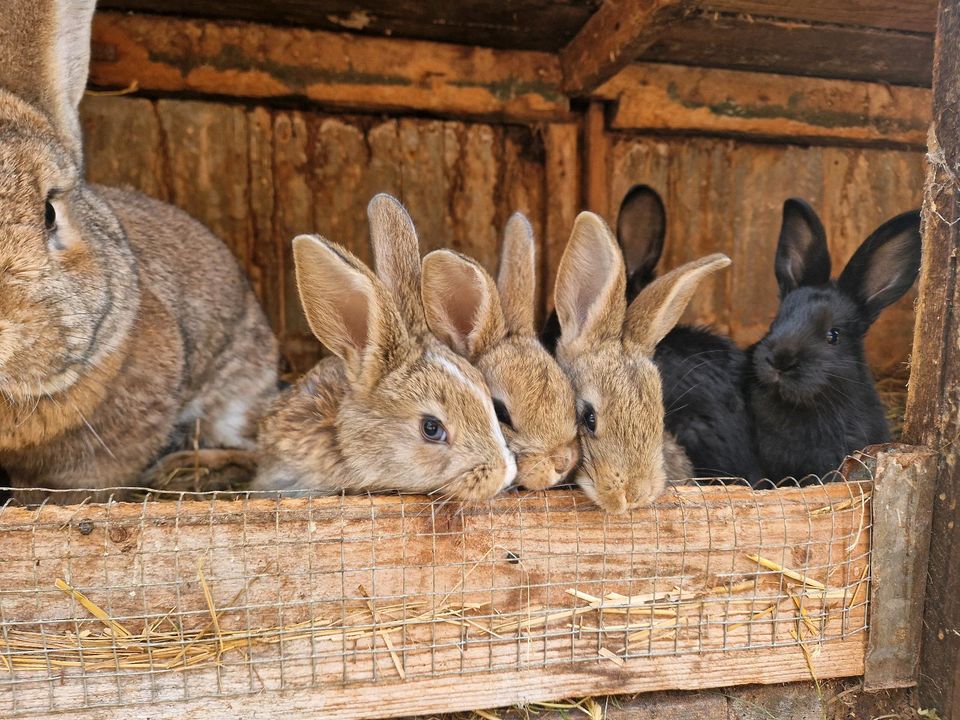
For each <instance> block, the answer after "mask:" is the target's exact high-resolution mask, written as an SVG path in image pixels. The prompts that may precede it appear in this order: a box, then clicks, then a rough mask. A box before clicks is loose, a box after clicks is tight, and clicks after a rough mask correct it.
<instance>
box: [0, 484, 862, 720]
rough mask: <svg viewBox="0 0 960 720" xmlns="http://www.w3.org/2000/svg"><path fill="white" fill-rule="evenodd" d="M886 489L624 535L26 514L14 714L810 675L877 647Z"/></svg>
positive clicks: (17, 589) (411, 510)
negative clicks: (720, 656)
mask: <svg viewBox="0 0 960 720" xmlns="http://www.w3.org/2000/svg"><path fill="white" fill-rule="evenodd" d="M871 487H872V484H871V483H870V482H863V483H854V482H850V483H844V482H840V483H815V484H812V485H809V486H807V487H803V488H800V487H785V488H780V489H775V490H759V491H758V490H751V489H749V488H746V487H738V486H736V485H716V486H696V485H694V486H689V487H677V488H671V489H670V490H668V492H667V493H666V494H665V495H664V496H663V497H662V498H661V499H660V500H658V501H657V502H656V503H655V504H654V505H653V506H651V507H649V508H644V509H641V510H637V511H634V512H633V513H632V514H630V515H624V516H611V515H607V514H604V513H603V512H601V511H599V510H597V509H596V508H595V507H593V506H592V505H591V504H590V503H589V502H587V501H586V499H585V498H584V497H583V496H582V495H580V494H579V493H577V492H575V491H552V492H546V493H529V494H517V495H508V496H506V497H503V498H499V499H497V500H495V501H493V502H491V503H490V504H489V505H484V506H475V507H458V508H454V507H450V506H449V505H446V506H444V505H440V504H438V503H431V502H429V501H427V500H426V499H424V498H421V497H414V496H407V497H404V496H373V497H366V496H364V497H326V498H322V497H312V498H298V499H280V498H277V497H273V496H270V495H265V496H264V495H259V496H258V495H256V494H240V495H237V494H232V495H218V494H216V493H211V494H203V493H196V494H192V493H175V494H164V493H152V494H150V495H149V496H148V497H147V498H146V499H144V500H143V501H142V502H139V503H104V504H84V505H80V506H59V505H55V504H52V503H46V504H44V505H42V506H40V507H37V508H20V507H15V506H13V505H10V504H8V505H7V506H5V507H3V509H2V511H0V543H3V547H4V549H5V552H4V555H5V561H4V562H3V563H2V564H0V628H2V633H0V716H3V717H18V716H29V715H32V714H41V713H48V712H51V711H69V710H75V709H80V708H97V707H117V706H121V707H126V706H136V705H145V704H150V703H160V702H164V703H166V702H173V701H178V700H193V699H197V698H205V697H224V696H242V695H245V694H250V693H260V692H261V691H263V690H274V689H285V690H290V689H297V688H312V687H321V686H322V687H326V688H332V687H338V686H339V687H343V686H348V685H351V684H358V683H359V684H363V683H378V682H382V681H396V680H397V679H405V680H410V679H420V678H443V677H455V676H461V675H467V674H478V673H501V672H508V671H519V670H528V669H537V668H551V667H554V666H557V667H559V666H564V667H566V668H568V669H569V668H570V667H574V668H576V667H596V666H597V664H598V663H599V664H608V666H609V667H610V668H615V667H623V666H624V665H625V664H629V663H630V662H631V660H634V659H637V658H652V657H657V656H679V655H690V654H695V655H709V654H711V653H721V652H722V653H727V654H729V653H738V652H743V651H750V650H756V649H758V648H776V647H793V648H794V651H795V650H796V648H798V647H799V648H800V650H801V651H802V652H803V654H804V655H805V656H806V657H807V659H808V661H810V662H811V663H813V661H814V660H815V658H816V656H817V655H818V653H819V652H820V649H821V648H823V647H825V646H827V645H829V644H830V643H835V642H838V641H843V640H844V639H846V638H851V637H855V636H859V637H861V638H862V637H863V636H864V633H865V630H866V617H867V614H866V604H867V600H868V588H869V582H870V573H869V557H870V530H871V509H870V493H871ZM727 656H728V657H729V655H727ZM825 672H826V673H827V674H829V669H827V670H826V671H825Z"/></svg>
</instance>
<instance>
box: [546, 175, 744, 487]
mask: <svg viewBox="0 0 960 720" xmlns="http://www.w3.org/2000/svg"><path fill="white" fill-rule="evenodd" d="M665 234H666V213H665V211H664V207H663V202H662V201H661V200H660V196H659V195H658V194H657V193H656V191H655V190H653V189H652V188H650V187H648V186H646V185H634V186H633V188H631V189H630V191H629V192H628V193H627V194H626V195H625V196H624V198H623V202H622V203H621V205H620V212H619V216H618V219H617V240H618V242H619V243H620V246H621V248H622V249H623V254H624V260H625V261H626V264H627V273H628V277H627V301H628V302H630V301H632V300H633V299H634V298H635V297H636V296H637V294H638V293H639V292H640V290H642V289H643V288H644V287H646V286H647V285H648V284H649V283H650V282H651V281H652V280H653V279H654V278H655V277H656V266H657V263H658V262H659V260H660V255H661V253H662V252H663V241H664V237H665ZM540 337H541V341H542V342H543V344H544V345H545V346H546V347H547V349H548V350H550V352H554V350H555V348H556V343H557V340H558V339H559V337H560V323H559V321H558V320H557V314H556V312H554V313H551V315H550V317H549V318H548V319H547V322H546V324H545V326H544V329H543V331H542V333H541V336H540ZM653 359H654V362H655V363H656V364H657V367H658V369H659V370H660V376H661V379H662V382H663V403H664V410H665V415H664V422H665V425H666V428H667V430H669V431H670V432H671V433H672V434H673V435H674V436H675V437H676V439H677V442H679V443H680V446H681V447H682V448H683V449H684V450H685V451H686V453H687V456H688V457H689V458H690V462H691V463H692V464H693V467H694V473H695V475H697V476H698V477H733V478H746V479H747V480H749V481H750V482H751V483H756V482H757V481H759V480H760V477H761V473H760V466H759V464H758V463H757V460H756V457H755V455H754V453H753V446H752V442H751V430H750V417H749V415H748V413H747V409H746V404H745V402H744V395H743V385H744V377H745V375H744V374H745V372H746V367H747V358H746V355H745V354H744V352H743V351H742V350H740V349H739V348H738V347H737V346H736V345H735V344H734V343H733V342H732V341H731V340H730V339H729V338H726V337H723V336H721V335H717V334H716V333H714V332H711V331H710V330H709V329H707V328H695V327H689V326H684V325H679V326H677V327H676V328H674V329H673V330H672V331H671V332H670V333H668V334H667V336H666V337H665V338H664V339H663V340H662V341H661V342H660V344H659V345H657V349H656V352H655V353H654V358H653Z"/></svg>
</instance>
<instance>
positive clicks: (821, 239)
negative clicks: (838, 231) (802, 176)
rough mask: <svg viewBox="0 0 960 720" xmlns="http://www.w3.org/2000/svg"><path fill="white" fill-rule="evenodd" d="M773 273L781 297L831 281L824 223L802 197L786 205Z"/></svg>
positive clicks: (784, 204) (789, 201) (787, 202)
mask: <svg viewBox="0 0 960 720" xmlns="http://www.w3.org/2000/svg"><path fill="white" fill-rule="evenodd" d="M774 271H775V273H776V275H777V284H778V285H779V286H780V297H781V298H783V296H784V295H786V294H787V293H788V292H790V291H791V290H796V289H797V288H798V287H801V286H803V285H823V284H825V283H828V282H830V252H829V250H827V235H826V233H825V232H824V231H823V224H822V223H821V222H820V218H819V217H817V213H816V211H815V210H814V209H813V208H812V207H810V205H809V204H808V203H807V202H806V201H804V200H801V199H799V198H789V199H788V200H787V201H786V202H784V203H783V224H782V225H781V226H780V241H779V242H778V243H777V258H776V261H775V262H774Z"/></svg>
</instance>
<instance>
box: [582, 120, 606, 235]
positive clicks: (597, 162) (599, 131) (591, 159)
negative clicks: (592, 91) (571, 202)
mask: <svg viewBox="0 0 960 720" xmlns="http://www.w3.org/2000/svg"><path fill="white" fill-rule="evenodd" d="M605 111H606V108H605V106H604V103H603V102H591V103H590V105H589V107H588V108H587V114H586V118H585V120H584V125H583V178H584V180H583V190H584V198H583V200H584V206H585V209H587V210H591V211H593V212H595V213H597V214H598V215H600V216H601V217H603V218H604V219H605V220H607V221H608V222H609V218H608V217H607V214H608V213H609V212H610V177H609V174H608V172H607V170H608V168H607V156H608V155H609V139H608V137H607V128H606V117H605V114H606V113H605Z"/></svg>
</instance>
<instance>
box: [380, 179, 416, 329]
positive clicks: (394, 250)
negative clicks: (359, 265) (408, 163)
mask: <svg viewBox="0 0 960 720" xmlns="http://www.w3.org/2000/svg"><path fill="white" fill-rule="evenodd" d="M367 218H368V220H369V222H370V247H371V249H372V250H373V263H374V269H375V270H376V272H377V277H378V278H380V280H381V282H383V284H384V285H385V286H386V287H387V289H388V290H389V291H390V292H391V293H393V296H394V298H395V300H396V302H397V307H398V308H399V310H400V315H401V316H402V317H403V321H404V322H405V323H406V325H407V328H408V329H409V330H410V331H411V332H413V333H415V334H419V333H421V332H423V331H424V330H426V324H425V321H424V316H423V307H422V306H421V304H420V241H419V239H418V238H417V230H416V228H415V227H414V226H413V220H412V219H411V218H410V215H409V213H407V211H406V210H405V209H404V207H403V205H401V204H400V202H399V201H398V200H397V199H396V198H394V197H392V196H390V195H387V194H386V193H380V194H379V195H375V196H374V198H373V199H372V200H371V201H370V203H369V204H368V205H367Z"/></svg>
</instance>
